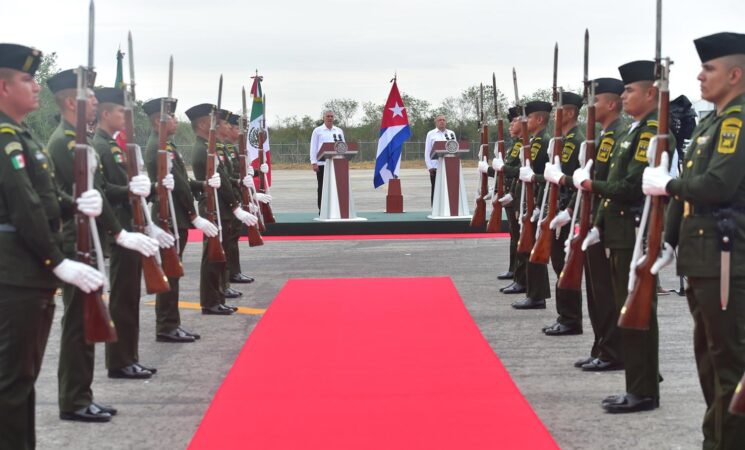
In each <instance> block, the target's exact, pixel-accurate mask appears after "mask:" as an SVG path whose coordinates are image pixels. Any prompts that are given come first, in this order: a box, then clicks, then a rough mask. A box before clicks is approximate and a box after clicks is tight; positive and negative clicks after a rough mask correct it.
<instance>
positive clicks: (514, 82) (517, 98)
mask: <svg viewBox="0 0 745 450" xmlns="http://www.w3.org/2000/svg"><path fill="white" fill-rule="evenodd" d="M512 85H513V86H514V88H515V106H521V109H522V113H523V114H522V115H523V120H525V105H521V104H520V94H518V93H517V72H516V71H515V68H514V67H513V68H512Z"/></svg>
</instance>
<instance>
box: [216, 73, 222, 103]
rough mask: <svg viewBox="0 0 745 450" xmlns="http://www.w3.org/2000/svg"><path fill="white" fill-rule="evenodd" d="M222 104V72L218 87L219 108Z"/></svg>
mask: <svg viewBox="0 0 745 450" xmlns="http://www.w3.org/2000/svg"><path fill="white" fill-rule="evenodd" d="M221 106H222V74H220V86H219V87H218V88H217V109H218V110H219V109H220V108H221Z"/></svg>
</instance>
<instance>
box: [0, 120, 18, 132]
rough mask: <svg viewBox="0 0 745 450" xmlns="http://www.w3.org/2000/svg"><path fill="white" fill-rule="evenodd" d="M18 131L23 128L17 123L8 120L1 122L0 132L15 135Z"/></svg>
mask: <svg viewBox="0 0 745 450" xmlns="http://www.w3.org/2000/svg"><path fill="white" fill-rule="evenodd" d="M18 131H21V129H20V128H19V127H18V126H17V125H14V124H12V123H8V122H3V123H0V133H7V134H12V135H15V134H16V133H17V132H18Z"/></svg>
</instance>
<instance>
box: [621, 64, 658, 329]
mask: <svg viewBox="0 0 745 450" xmlns="http://www.w3.org/2000/svg"><path fill="white" fill-rule="evenodd" d="M668 64H669V63H668ZM667 69H668V68H667V67H665V68H662V69H661V73H663V75H662V76H661V77H660V78H659V79H658V86H659V89H660V100H659V101H660V103H659V117H658V123H659V128H658V129H657V149H656V151H655V154H654V166H655V167H657V166H659V165H660V159H661V157H662V153H663V152H665V153H666V152H667V151H668V149H669V145H670V144H669V141H668V135H669V131H670V128H669V126H670V123H669V109H670V108H669V106H670V91H669V90H668V89H667V76H666V75H665V74H664V73H665V72H666V71H667ZM650 145H651V143H650ZM662 200H663V199H662V197H661V196H657V195H655V196H651V207H650V209H649V225H648V226H647V252H646V257H645V258H644V261H643V262H642V263H641V264H638V260H636V261H634V260H632V261H631V267H632V268H633V273H634V275H635V276H634V285H633V287H632V288H631V290H630V292H629V295H628V297H626V303H624V305H623V308H621V314H620V315H619V316H618V326H619V327H621V328H627V329H633V330H649V321H650V318H651V316H652V297H654V294H655V292H656V290H657V278H656V276H655V275H652V272H651V269H652V265H654V263H655V261H657V257H658V256H659V254H660V249H661V248H662V229H663V227H664V225H665V202H663V201H662ZM644 226H645V224H644V223H641V224H639V231H638V232H639V233H643V232H644ZM637 264H638V265H637Z"/></svg>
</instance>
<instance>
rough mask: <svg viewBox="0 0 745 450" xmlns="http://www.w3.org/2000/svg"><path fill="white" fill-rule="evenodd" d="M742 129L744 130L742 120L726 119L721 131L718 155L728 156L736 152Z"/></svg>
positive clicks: (737, 118)
mask: <svg viewBox="0 0 745 450" xmlns="http://www.w3.org/2000/svg"><path fill="white" fill-rule="evenodd" d="M740 129H742V119H740V118H739V117H728V118H726V119H724V121H723V122H722V128H721V129H720V130H719V142H718V143H717V153H722V154H725V155H728V154H731V153H734V152H735V149H736V148H737V140H738V138H739V137H740Z"/></svg>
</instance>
